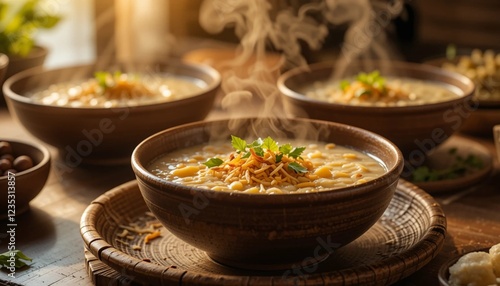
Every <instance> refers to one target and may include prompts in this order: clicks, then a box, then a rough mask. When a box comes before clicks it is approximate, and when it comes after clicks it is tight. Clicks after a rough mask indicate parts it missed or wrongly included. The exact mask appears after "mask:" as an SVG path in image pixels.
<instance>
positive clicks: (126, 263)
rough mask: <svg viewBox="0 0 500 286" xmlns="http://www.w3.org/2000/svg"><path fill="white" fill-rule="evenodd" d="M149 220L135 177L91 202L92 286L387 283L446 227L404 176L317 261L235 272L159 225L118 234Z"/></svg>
mask: <svg viewBox="0 0 500 286" xmlns="http://www.w3.org/2000/svg"><path fill="white" fill-rule="evenodd" d="M154 222H155V218H154V217H153V216H152V215H151V214H150V213H149V212H148V209H147V206H146V205H145V203H144V200H143V199H142V196H141V194H140V191H139V189H138V186H137V183H136V182H135V181H132V182H129V183H126V184H124V185H121V186H118V187H117V188H115V189H113V190H111V191H108V192H107V193H105V194H103V195H102V196H100V197H99V198H97V199H96V200H95V201H94V202H92V204H91V205H90V206H89V207H88V208H87V210H86V211H85V212H84V214H83V216H82V220H81V233H82V236H83V238H84V241H85V242H86V245H85V246H86V248H87V249H88V251H87V252H86V253H85V259H86V263H87V269H88V272H89V275H90V276H91V277H92V279H93V281H94V283H95V284H96V285H131V282H133V283H132V285H146V284H147V285H179V284H182V285H295V284H297V283H298V284H299V285H305V284H306V283H307V285H358V284H363V285H387V284H391V283H395V282H397V281H399V280H400V279H402V278H404V277H407V276H409V275H410V274H412V273H414V272H415V271H417V270H418V269H420V268H421V267H423V266H424V265H425V264H427V263H428V262H429V261H430V260H431V259H432V258H433V257H434V256H435V255H437V253H438V252H439V250H440V249H441V247H442V245H443V243H444V238H445V233H446V219H445V217H444V214H443V211H442V209H441V207H440V206H439V204H437V203H436V201H435V200H434V199H433V198H432V197H431V196H430V195H428V194H427V193H426V192H424V191H423V190H421V189H419V188H418V187H416V186H414V185H413V184H410V183H408V182H406V181H403V180H401V182H400V183H399V185H398V188H397V191H396V193H395V195H394V198H393V200H392V201H391V203H390V205H389V207H388V208H387V210H386V212H385V213H384V215H383V216H382V218H381V219H380V220H379V221H378V222H377V223H376V224H375V225H374V226H373V227H372V228H371V229H370V230H369V231H368V232H366V233H365V234H364V235H362V236H361V237H360V238H358V239H357V240H355V241H354V242H352V243H350V244H348V245H346V246H344V247H342V248H340V249H338V250H337V251H336V252H335V253H334V254H333V255H331V257H330V258H328V259H327V260H325V261H324V262H322V263H320V264H319V265H313V266H301V265H297V267H291V268H290V269H285V270H280V271H248V270H240V269H235V268H231V267H226V266H223V265H220V264H218V263H216V262H214V261H212V260H211V259H210V258H209V257H208V256H207V255H206V254H205V253H204V252H203V251H201V250H199V249H197V248H195V247H193V246H191V245H189V244H187V243H185V242H183V241H181V240H179V239H177V238H176V237H175V236H174V235H172V234H171V233H170V232H168V231H167V230H166V229H164V228H162V227H160V228H159V229H160V230H161V234H162V236H161V237H159V238H157V239H154V240H153V241H151V242H150V243H147V244H146V243H145V242H144V236H145V234H144V235H132V236H129V237H128V238H126V237H124V238H122V237H120V234H123V228H121V227H120V226H123V225H130V224H131V223H135V224H137V225H139V226H140V227H144V226H146V225H154ZM109 283H114V284H109ZM162 283H163V284H162Z"/></svg>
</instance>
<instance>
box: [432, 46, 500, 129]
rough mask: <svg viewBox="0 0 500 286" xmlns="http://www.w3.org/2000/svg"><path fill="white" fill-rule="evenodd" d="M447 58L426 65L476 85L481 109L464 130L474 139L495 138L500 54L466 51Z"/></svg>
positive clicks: (499, 100) (498, 117) (499, 107)
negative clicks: (463, 76)
mask: <svg viewBox="0 0 500 286" xmlns="http://www.w3.org/2000/svg"><path fill="white" fill-rule="evenodd" d="M447 54H448V55H447V56H446V57H445V56H443V57H437V58H433V59H429V60H427V61H426V62H425V63H426V64H430V65H433V66H437V67H440V68H442V69H444V70H448V71H452V72H457V73H460V74H463V75H465V76H467V77H469V78H470V79H471V80H472V81H473V82H474V84H475V85H476V92H475V94H474V100H475V101H476V103H477V109H476V110H475V112H474V113H472V114H471V116H470V118H469V119H468V120H467V121H466V122H465V123H464V126H462V128H461V129H460V131H461V132H464V133H467V134H469V135H474V136H483V137H491V129H492V128H493V126H495V125H496V124H500V52H498V51H493V50H481V49H472V50H470V49H465V50H453V49H451V51H450V52H447Z"/></svg>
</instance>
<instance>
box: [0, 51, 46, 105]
mask: <svg viewBox="0 0 500 286" xmlns="http://www.w3.org/2000/svg"><path fill="white" fill-rule="evenodd" d="M48 52H49V51H48V50H47V48H45V47H41V46H34V47H33V49H32V50H31V52H30V53H29V54H28V55H27V56H25V57H19V56H12V55H9V56H8V57H9V66H8V68H7V70H6V71H5V77H4V78H3V80H1V81H0V82H1V83H2V85H3V83H4V80H6V79H8V78H9V77H11V76H13V75H15V74H16V73H18V72H21V71H23V70H27V69H31V68H35V67H38V68H40V69H41V68H42V66H43V64H44V62H45V59H46V57H47V54H48ZM0 95H2V96H1V98H0V105H2V106H5V98H4V96H3V91H1V90H0Z"/></svg>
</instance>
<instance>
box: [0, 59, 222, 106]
mask: <svg viewBox="0 0 500 286" xmlns="http://www.w3.org/2000/svg"><path fill="white" fill-rule="evenodd" d="M133 64H138V63H133ZM139 64H140V63H139ZM158 64H160V65H163V66H166V67H170V66H174V67H180V66H184V67H188V68H192V69H196V70H199V71H201V72H203V73H205V74H207V75H209V76H210V78H211V79H212V82H210V83H208V84H207V86H206V87H204V88H203V89H202V90H200V91H198V92H196V93H194V95H192V96H189V97H186V98H182V99H178V100H172V101H164V102H157V103H151V104H140V105H135V106H118V107H112V108H106V107H70V106H56V105H48V104H41V103H37V102H33V101H32V100H30V98H28V97H27V96H24V95H20V94H18V93H16V92H14V91H13V90H12V89H11V87H12V85H13V84H15V83H16V82H18V81H20V80H23V79H28V78H30V77H33V76H38V75H43V74H45V73H48V72H51V73H63V72H64V71H67V70H71V69H75V68H76V69H79V68H81V69H85V68H88V69H89V71H90V72H92V71H95V70H97V69H96V68H95V63H94V64H87V65H75V66H69V67H62V68H56V69H41V68H40V67H34V68H30V69H27V70H24V71H21V72H19V73H17V74H15V75H13V76H11V77H9V78H8V79H7V80H6V81H5V83H4V85H3V94H4V95H5V96H6V97H8V98H9V99H11V100H13V101H16V102H20V103H23V104H28V105H32V106H43V107H46V108H53V109H58V110H63V109H67V110H79V111H87V112H98V111H104V110H115V111H116V110H127V109H130V108H133V109H137V110H141V109H150V108H153V107H155V108H156V107H158V106H164V105H177V104H182V103H189V102H190V101H195V100H196V99H197V98H199V97H200V96H204V95H205V94H206V93H207V92H209V91H212V90H215V89H217V88H218V87H219V86H220V85H221V81H222V78H221V75H220V73H219V72H218V71H217V70H216V69H214V68H212V67H211V66H209V65H205V64H195V63H188V62H185V61H179V60H171V61H168V62H159V63H158ZM188 77H192V76H188ZM192 78H196V77H192ZM82 79H83V80H85V79H86V78H82ZM63 82H64V81H58V82H56V83H63ZM56 83H52V82H51V83H49V84H48V85H50V84H56ZM48 85H47V86H48Z"/></svg>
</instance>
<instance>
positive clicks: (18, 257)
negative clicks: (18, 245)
mask: <svg viewBox="0 0 500 286" xmlns="http://www.w3.org/2000/svg"><path fill="white" fill-rule="evenodd" d="M12 254H14V256H12ZM11 257H14V258H15V267H16V268H21V267H23V266H25V265H27V264H26V262H24V261H33V259H31V258H29V257H28V256H26V255H25V254H24V253H22V252H21V251H20V250H14V251H7V252H4V253H2V254H0V268H2V267H10V261H9V259H12V258H11ZM23 260H24V261H23Z"/></svg>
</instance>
